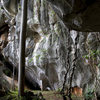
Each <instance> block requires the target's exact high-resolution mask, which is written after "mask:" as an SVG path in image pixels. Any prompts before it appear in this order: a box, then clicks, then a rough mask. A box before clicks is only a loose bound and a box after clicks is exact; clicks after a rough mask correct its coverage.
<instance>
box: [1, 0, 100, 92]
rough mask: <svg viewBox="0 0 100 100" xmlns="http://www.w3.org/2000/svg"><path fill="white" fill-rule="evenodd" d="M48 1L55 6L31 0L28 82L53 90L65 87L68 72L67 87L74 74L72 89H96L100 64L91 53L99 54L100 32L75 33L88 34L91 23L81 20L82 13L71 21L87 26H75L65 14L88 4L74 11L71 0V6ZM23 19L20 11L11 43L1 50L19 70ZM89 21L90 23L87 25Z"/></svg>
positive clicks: (12, 28)
mask: <svg viewBox="0 0 100 100" xmlns="http://www.w3.org/2000/svg"><path fill="white" fill-rule="evenodd" d="M48 1H49V2H51V3H52V4H53V5H52V6H53V7H52V6H51V4H49V3H48V2H47V1H45V0H29V4H28V5H29V6H28V11H29V12H28V21H27V24H28V26H27V38H26V67H25V69H26V73H25V76H26V78H27V80H29V81H30V83H32V84H31V85H33V86H34V87H38V86H40V87H41V88H42V89H44V90H46V89H47V88H50V89H51V90H54V89H58V88H61V87H62V85H63V82H64V77H65V74H66V72H67V71H68V75H67V77H66V86H68V85H69V82H70V78H71V74H72V73H74V75H73V77H72V87H74V86H78V87H81V88H83V90H86V88H92V89H95V86H99V85H96V84H97V82H99V81H97V79H98V80H99V79H100V72H99V67H97V66H98V65H99V61H100V54H99V53H98V54H97V55H95V57H96V59H94V58H93V57H94V56H91V54H92V53H93V52H94V51H93V50H95V52H96V51H97V50H98V52H99V51H100V43H99V42H100V33H99V32H90V33H89V32H78V31H75V30H70V29H69V27H72V29H76V30H82V31H89V30H88V29H89V28H88V27H87V26H88V25H89V23H88V21H89V20H88V19H84V20H83V19H82V21H81V20H80V18H81V17H80V16H79V15H80V14H79V15H75V16H76V17H75V16H74V17H73V16H72V18H76V19H77V17H78V16H79V18H78V20H80V22H82V23H85V24H79V22H77V20H76V22H75V23H76V24H72V19H70V18H71V17H69V19H68V21H70V22H67V21H65V19H64V18H67V17H64V15H67V14H68V15H69V16H70V14H71V13H72V12H74V13H77V12H80V10H83V9H84V5H85V3H84V4H83V6H81V5H80V2H79V3H76V4H77V5H78V6H79V7H78V8H77V6H76V5H74V8H75V9H71V8H70V6H71V5H69V4H70V0H69V2H68V3H67V2H66V1H65V0H63V2H62V0H58V1H56V0H48ZM83 1H84V0H83ZM84 2H85V1H84ZM62 3H63V5H62ZM71 3H72V2H71ZM72 4H73V3H72ZM96 4H97V3H96ZM88 5H90V4H87V5H86V7H87V6H88ZM80 6H81V7H82V8H81V7H80ZM91 6H92V2H91ZM63 7H64V8H63ZM53 9H54V10H53ZM87 9H89V8H87ZM65 10H68V11H65ZM73 10H75V11H73ZM54 11H55V12H54ZM56 13H57V14H60V15H59V17H60V18H61V19H63V20H61V19H59V17H58V15H57V14H56ZM84 13H85V12H84ZM61 14H62V15H63V16H62V15H61ZM72 15H73V13H72ZM88 15H89V14H88ZM84 16H85V15H84ZM63 17H64V18H63ZM91 17H93V16H91ZM20 18H21V11H19V12H18V14H17V18H16V23H17V27H16V29H17V31H16V32H15V27H12V26H11V27H10V32H9V34H8V40H9V42H8V44H7V46H6V47H5V48H4V49H3V51H2V54H3V55H4V57H5V59H6V60H8V61H9V62H10V63H12V64H13V65H14V66H16V68H18V60H19V34H20V32H19V30H20V22H21V19H20ZM86 18H88V17H86ZM74 21H75V20H74ZM93 21H94V20H93ZM86 22H87V23H88V24H87V26H86ZM90 22H91V21H90ZM67 24H69V25H68V27H66V25H67ZM78 25H79V26H78ZM81 25H82V26H81ZM84 25H85V26H86V27H85V26H84ZM91 25H94V24H91ZM89 26H90V25H89ZM83 27H84V28H83ZM95 27H96V26H95ZM90 29H93V30H94V29H96V28H93V27H91V26H90ZM92 43H93V45H92ZM73 69H74V72H73ZM98 84H99V83H98ZM96 88H97V87H96ZM86 91H87V90H86ZM97 91H98V90H97Z"/></svg>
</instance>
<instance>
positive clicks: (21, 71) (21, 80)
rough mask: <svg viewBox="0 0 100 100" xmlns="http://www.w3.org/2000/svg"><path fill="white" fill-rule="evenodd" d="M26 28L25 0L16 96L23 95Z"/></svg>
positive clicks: (25, 3) (24, 3)
mask: <svg viewBox="0 0 100 100" xmlns="http://www.w3.org/2000/svg"><path fill="white" fill-rule="evenodd" d="M26 28H27V0H22V18H21V30H20V45H19V49H20V50H19V53H20V55H19V70H18V95H19V96H23V95H24V80H25V40H26Z"/></svg>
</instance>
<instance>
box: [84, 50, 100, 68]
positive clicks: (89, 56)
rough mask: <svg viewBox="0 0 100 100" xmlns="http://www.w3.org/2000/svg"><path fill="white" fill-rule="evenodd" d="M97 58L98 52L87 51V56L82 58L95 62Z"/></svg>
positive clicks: (99, 53) (99, 64)
mask: <svg viewBox="0 0 100 100" xmlns="http://www.w3.org/2000/svg"><path fill="white" fill-rule="evenodd" d="M97 56H100V50H89V54H87V55H85V56H83V58H85V59H88V60H89V59H92V60H93V61H95V60H96V58H97ZM97 66H98V67H100V61H99V62H98V65H97Z"/></svg>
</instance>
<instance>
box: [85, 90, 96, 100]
mask: <svg viewBox="0 0 100 100" xmlns="http://www.w3.org/2000/svg"><path fill="white" fill-rule="evenodd" d="M94 92H95V91H94V90H93V89H90V88H88V90H87V92H86V93H85V94H84V97H85V100H92V98H93V97H94Z"/></svg>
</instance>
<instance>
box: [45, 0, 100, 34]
mask: <svg viewBox="0 0 100 100" xmlns="http://www.w3.org/2000/svg"><path fill="white" fill-rule="evenodd" d="M47 1H49V2H50V3H51V5H52V7H53V9H54V10H55V12H56V13H57V14H58V16H59V17H60V18H61V19H62V20H63V22H64V23H65V24H66V26H67V27H69V28H70V29H74V30H77V31H89V32H93V31H96V32H98V31H100V28H99V27H100V24H99V23H100V18H99V16H100V13H99V12H100V6H99V5H100V1H99V0H47Z"/></svg>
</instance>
